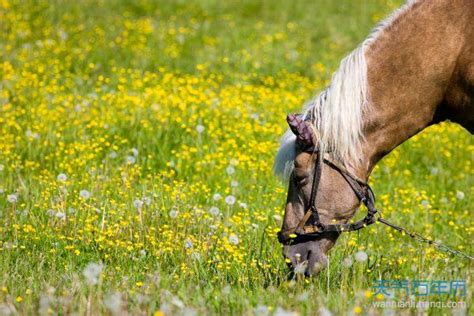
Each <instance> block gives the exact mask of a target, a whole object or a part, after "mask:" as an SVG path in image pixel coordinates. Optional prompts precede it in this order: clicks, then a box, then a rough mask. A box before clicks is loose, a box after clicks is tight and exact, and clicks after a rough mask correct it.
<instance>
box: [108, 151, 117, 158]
mask: <svg viewBox="0 0 474 316" xmlns="http://www.w3.org/2000/svg"><path fill="white" fill-rule="evenodd" d="M109 158H110V159H115V158H117V153H116V152H115V151H111V152H110V153H109Z"/></svg>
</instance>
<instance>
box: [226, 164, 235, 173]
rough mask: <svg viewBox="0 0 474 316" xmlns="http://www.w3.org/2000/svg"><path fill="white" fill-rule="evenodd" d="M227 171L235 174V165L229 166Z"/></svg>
mask: <svg viewBox="0 0 474 316" xmlns="http://www.w3.org/2000/svg"><path fill="white" fill-rule="evenodd" d="M225 172H227V174H228V175H233V174H234V173H235V168H234V167H233V166H228V167H227V168H226V169H225Z"/></svg>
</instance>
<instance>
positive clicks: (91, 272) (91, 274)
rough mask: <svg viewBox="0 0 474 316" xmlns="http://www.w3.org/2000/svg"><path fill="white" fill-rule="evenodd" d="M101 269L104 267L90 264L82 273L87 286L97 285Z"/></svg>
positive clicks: (98, 264)
mask: <svg viewBox="0 0 474 316" xmlns="http://www.w3.org/2000/svg"><path fill="white" fill-rule="evenodd" d="M103 268H104V266H103V265H102V264H100V263H95V262H90V263H89V264H88V265H87V266H86V267H85V269H84V270H83V271H82V275H83V276H84V278H85V279H86V282H87V283H88V284H89V285H95V284H97V283H99V277H100V273H101V272H102V269H103Z"/></svg>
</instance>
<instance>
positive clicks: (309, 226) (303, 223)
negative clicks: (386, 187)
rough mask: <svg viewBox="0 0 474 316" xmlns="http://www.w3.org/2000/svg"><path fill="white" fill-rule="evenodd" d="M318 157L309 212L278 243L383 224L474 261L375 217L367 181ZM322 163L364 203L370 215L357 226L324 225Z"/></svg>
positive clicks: (469, 256) (459, 252) (456, 251)
mask: <svg viewBox="0 0 474 316" xmlns="http://www.w3.org/2000/svg"><path fill="white" fill-rule="evenodd" d="M307 151H308V152H312V153H313V151H312V150H311V151H310V150H307ZM317 155H318V158H317V160H316V165H315V168H314V174H313V183H312V185H311V195H310V199H309V209H308V210H307V211H306V212H305V214H304V216H303V218H302V219H301V220H300V222H299V223H298V225H297V226H296V227H292V228H289V229H286V230H280V231H279V232H278V234H277V235H278V241H279V242H280V243H281V244H284V245H289V244H295V243H298V242H305V241H309V240H314V239H316V238H318V237H321V236H322V235H324V234H328V233H336V234H340V233H343V232H352V231H357V230H360V229H362V228H364V227H367V226H369V225H372V224H373V223H375V222H377V221H378V222H380V223H382V224H384V225H386V226H388V227H391V228H393V229H395V230H397V231H399V232H401V233H402V234H406V235H408V236H409V237H411V238H413V239H415V240H417V241H421V242H424V243H427V244H430V245H433V246H435V247H436V248H438V249H439V250H442V251H445V252H447V253H449V254H452V255H458V256H461V257H464V258H467V259H470V260H474V257H473V256H471V255H469V254H466V253H463V252H461V251H458V250H455V249H452V248H450V247H448V246H446V245H444V244H442V243H440V242H438V241H434V240H432V239H429V238H426V237H423V236H422V235H420V234H418V233H413V232H410V231H408V230H407V229H405V228H403V227H400V226H397V225H395V224H393V223H391V222H389V221H387V220H386V219H384V218H382V217H381V216H380V215H379V217H378V218H376V214H377V213H379V214H380V211H379V210H377V209H376V208H375V195H374V192H373V191H372V188H371V187H370V185H369V184H368V183H367V182H364V181H361V180H359V179H357V178H356V177H355V176H353V175H352V174H351V173H349V172H348V171H347V170H345V169H342V168H341V167H339V166H337V165H336V164H334V163H333V162H331V161H330V160H327V159H325V158H324V154H323V153H322V152H321V151H317ZM323 163H325V164H326V165H328V166H329V167H331V168H332V169H334V170H336V171H338V172H339V174H341V176H342V177H343V178H344V179H345V180H346V182H347V183H348V184H349V186H350V187H351V188H352V191H354V194H355V195H356V196H357V198H358V199H359V201H360V202H361V203H363V204H364V205H365V206H366V207H367V214H366V215H365V217H364V218H363V219H361V220H359V221H357V222H355V223H348V224H323V223H321V220H320V217H319V213H318V209H317V207H316V197H317V194H318V187H319V182H320V181H321V173H322V166H323Z"/></svg>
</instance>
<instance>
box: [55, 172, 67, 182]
mask: <svg viewBox="0 0 474 316" xmlns="http://www.w3.org/2000/svg"><path fill="white" fill-rule="evenodd" d="M56 179H57V180H58V181H61V182H66V180H67V175H66V174H64V173H60V174H58V176H57V177H56Z"/></svg>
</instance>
